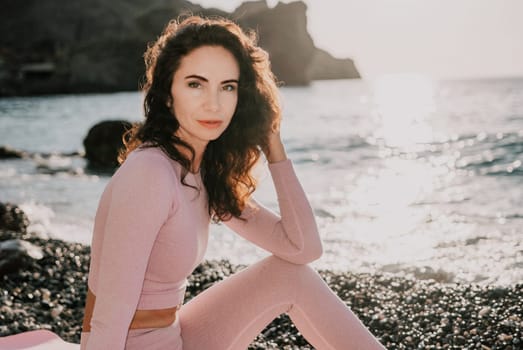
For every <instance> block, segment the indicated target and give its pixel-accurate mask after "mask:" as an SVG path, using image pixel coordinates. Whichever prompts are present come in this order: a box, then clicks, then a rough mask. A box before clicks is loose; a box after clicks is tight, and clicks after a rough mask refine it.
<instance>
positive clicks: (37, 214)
mask: <svg viewBox="0 0 523 350" xmlns="http://www.w3.org/2000/svg"><path fill="white" fill-rule="evenodd" d="M20 209H22V210H23V211H24V213H25V214H26V215H27V218H28V219H29V226H28V227H27V231H28V232H31V233H34V234H36V235H37V236H39V237H41V238H44V239H48V238H49V232H51V221H52V219H53V218H54V216H55V213H54V211H53V209H51V208H49V207H47V206H45V205H42V204H36V203H35V202H29V203H22V204H20Z"/></svg>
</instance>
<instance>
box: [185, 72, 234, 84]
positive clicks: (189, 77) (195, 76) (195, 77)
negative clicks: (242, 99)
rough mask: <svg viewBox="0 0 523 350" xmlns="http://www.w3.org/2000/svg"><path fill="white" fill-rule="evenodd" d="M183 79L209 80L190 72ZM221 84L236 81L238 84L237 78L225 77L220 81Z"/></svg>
mask: <svg viewBox="0 0 523 350" xmlns="http://www.w3.org/2000/svg"><path fill="white" fill-rule="evenodd" d="M185 79H198V80H202V81H205V82H209V79H207V78H205V77H202V76H201V75H196V74H191V75H188V76H186V77H185ZM221 83H222V84H228V83H236V84H238V80H237V79H227V80H224V81H222V82H221Z"/></svg>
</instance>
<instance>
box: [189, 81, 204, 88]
mask: <svg viewBox="0 0 523 350" xmlns="http://www.w3.org/2000/svg"><path fill="white" fill-rule="evenodd" d="M187 86H189V87H190V88H193V89H197V88H199V87H200V86H201V84H200V83H198V82H197V81H191V82H189V83H188V84H187Z"/></svg>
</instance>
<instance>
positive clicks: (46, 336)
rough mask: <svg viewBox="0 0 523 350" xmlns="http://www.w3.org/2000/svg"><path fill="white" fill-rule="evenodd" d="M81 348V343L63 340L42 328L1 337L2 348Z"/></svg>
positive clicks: (1, 349)
mask: <svg viewBox="0 0 523 350" xmlns="http://www.w3.org/2000/svg"><path fill="white" fill-rule="evenodd" d="M22 349H24V350H79V349H80V345H79V344H73V343H68V342H65V341H63V340H62V339H61V338H60V337H59V336H58V335H57V334H55V333H53V332H51V331H48V330H44V329H40V330H36V331H29V332H24V333H19V334H15V335H10V336H7V337H2V338H0V350H22Z"/></svg>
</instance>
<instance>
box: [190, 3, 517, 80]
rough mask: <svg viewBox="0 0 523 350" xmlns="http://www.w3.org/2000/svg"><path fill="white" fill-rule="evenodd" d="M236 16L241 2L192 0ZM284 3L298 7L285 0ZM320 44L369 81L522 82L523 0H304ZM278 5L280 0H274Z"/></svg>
mask: <svg viewBox="0 0 523 350" xmlns="http://www.w3.org/2000/svg"><path fill="white" fill-rule="evenodd" d="M192 2H193V3H197V4H200V5H202V6H204V7H216V8H221V9H223V10H226V11H233V10H234V9H235V8H236V7H237V6H238V5H239V4H241V3H242V1H241V0H193V1H192ZM283 2H291V1H290V0H284V1H283ZM304 2H305V3H306V4H307V7H308V9H307V18H308V31H309V33H310V34H311V36H312V38H313V40H314V43H315V45H316V46H317V47H319V48H322V49H325V50H327V51H329V52H330V53H331V54H333V55H334V56H335V57H339V58H345V57H350V58H352V59H354V61H355V63H356V67H357V68H358V70H359V71H360V73H361V74H362V76H363V77H364V78H379V77H380V76H383V75H389V74H405V73H407V74H409V73H414V74H421V75H426V76H428V77H431V78H435V79H462V78H463V79H467V78H495V77H523V19H522V15H523V0H305V1H304ZM267 3H268V5H269V6H270V7H274V6H275V5H276V4H277V3H278V1H274V0H268V1H267Z"/></svg>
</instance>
